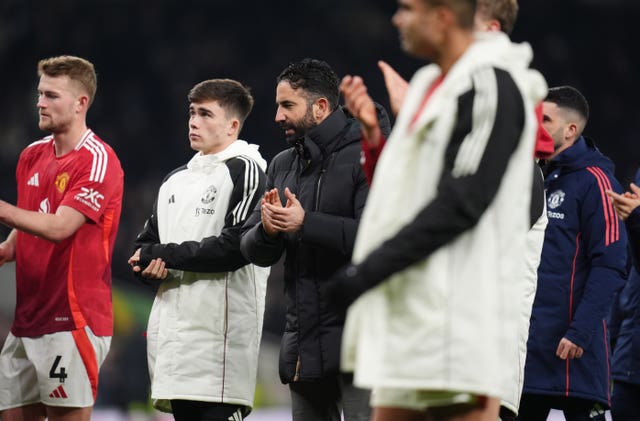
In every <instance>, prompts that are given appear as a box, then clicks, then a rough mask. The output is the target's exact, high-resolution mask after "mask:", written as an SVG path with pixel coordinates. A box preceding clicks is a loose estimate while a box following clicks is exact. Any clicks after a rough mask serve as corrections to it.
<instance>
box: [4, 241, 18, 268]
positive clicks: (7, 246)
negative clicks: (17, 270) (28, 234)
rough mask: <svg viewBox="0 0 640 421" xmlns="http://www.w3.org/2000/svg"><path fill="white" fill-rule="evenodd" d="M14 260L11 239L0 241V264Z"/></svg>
mask: <svg viewBox="0 0 640 421" xmlns="http://www.w3.org/2000/svg"><path fill="white" fill-rule="evenodd" d="M14 260H16V248H15V244H14V243H13V242H11V241H3V242H2V243H0V266H2V265H4V264H5V263H9V262H13V261H14Z"/></svg>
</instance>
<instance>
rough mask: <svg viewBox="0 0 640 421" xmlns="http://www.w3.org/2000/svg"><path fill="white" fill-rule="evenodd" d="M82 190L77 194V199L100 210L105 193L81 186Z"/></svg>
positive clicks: (95, 209)
mask: <svg viewBox="0 0 640 421" xmlns="http://www.w3.org/2000/svg"><path fill="white" fill-rule="evenodd" d="M80 189H81V190H82V191H81V192H80V193H78V194H76V196H75V197H74V199H76V200H77V201H79V202H81V203H84V204H85V205H87V206H89V207H90V208H91V209H93V210H94V211H99V210H100V205H101V204H102V202H101V201H102V199H104V195H102V193H100V192H99V191H98V190H94V189H93V188H86V187H80Z"/></svg>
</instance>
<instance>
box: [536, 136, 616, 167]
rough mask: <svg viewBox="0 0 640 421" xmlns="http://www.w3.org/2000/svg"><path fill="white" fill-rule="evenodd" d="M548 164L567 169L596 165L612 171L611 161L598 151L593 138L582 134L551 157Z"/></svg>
mask: <svg viewBox="0 0 640 421" xmlns="http://www.w3.org/2000/svg"><path fill="white" fill-rule="evenodd" d="M549 164H550V165H551V166H552V167H553V168H558V167H560V168H562V169H564V170H568V171H573V170H579V169H582V168H586V167H590V166H598V167H601V168H603V169H605V170H609V171H610V172H611V173H613V171H614V164H613V162H612V161H611V160H610V159H609V158H607V157H606V156H604V155H603V154H602V153H601V152H600V150H599V149H598V148H597V147H596V144H595V143H594V142H593V140H591V139H589V138H585V137H583V136H580V138H579V139H578V140H576V141H575V143H574V144H573V145H572V146H570V147H569V148H567V149H565V150H564V151H562V152H561V153H560V154H559V155H558V156H556V157H555V158H553V159H552V160H551V161H550V162H549Z"/></svg>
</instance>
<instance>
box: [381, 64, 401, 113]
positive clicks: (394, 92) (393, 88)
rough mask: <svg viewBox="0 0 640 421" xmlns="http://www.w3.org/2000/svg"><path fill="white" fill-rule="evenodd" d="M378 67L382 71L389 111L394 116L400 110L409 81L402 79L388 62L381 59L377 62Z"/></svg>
mask: <svg viewBox="0 0 640 421" xmlns="http://www.w3.org/2000/svg"><path fill="white" fill-rule="evenodd" d="M378 67H379V68H380V71H382V76H383V77H384V84H385V86H386V87H387V93H388V94H389V105H391V112H392V113H393V115H394V116H397V115H398V112H400V107H402V103H403V102H404V97H405V96H406V94H407V89H408V88H409V82H407V81H406V80H405V79H403V78H402V76H400V75H399V74H398V72H396V70H395V69H394V68H393V67H391V66H389V64H387V63H386V62H384V61H382V60H380V61H379V62H378Z"/></svg>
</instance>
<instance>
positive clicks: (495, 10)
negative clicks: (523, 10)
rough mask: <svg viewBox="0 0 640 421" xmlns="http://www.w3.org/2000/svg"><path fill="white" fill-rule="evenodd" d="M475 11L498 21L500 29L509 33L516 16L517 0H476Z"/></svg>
mask: <svg viewBox="0 0 640 421" xmlns="http://www.w3.org/2000/svg"><path fill="white" fill-rule="evenodd" d="M477 3H478V4H477V6H476V9H477V10H476V13H479V14H480V15H481V16H482V17H483V18H484V19H495V20H497V21H498V22H500V30H501V31H502V32H504V33H505V34H507V35H511V32H513V27H514V26H515V24H516V18H517V17H518V0H477Z"/></svg>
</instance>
